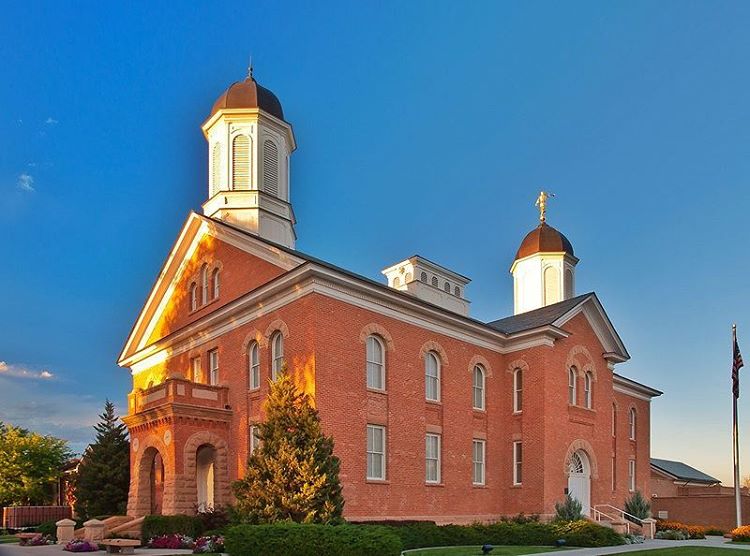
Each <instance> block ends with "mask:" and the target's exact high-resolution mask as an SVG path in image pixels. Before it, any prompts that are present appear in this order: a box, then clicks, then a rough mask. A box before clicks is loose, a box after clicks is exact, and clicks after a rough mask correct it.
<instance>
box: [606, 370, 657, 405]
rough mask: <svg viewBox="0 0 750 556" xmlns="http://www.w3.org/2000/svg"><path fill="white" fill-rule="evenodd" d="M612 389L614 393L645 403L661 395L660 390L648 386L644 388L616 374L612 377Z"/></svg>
mask: <svg viewBox="0 0 750 556" xmlns="http://www.w3.org/2000/svg"><path fill="white" fill-rule="evenodd" d="M612 388H613V389H614V391H615V392H620V393H621V394H627V395H628V396H632V397H634V398H638V399H639V400H645V401H647V402H650V401H651V398H655V397H657V396H661V395H662V393H663V392H661V391H660V390H657V389H655V388H651V387H650V386H646V385H645V384H641V383H639V382H636V381H634V380H630V379H629V378H625V377H624V376H622V375H618V374H613V375H612Z"/></svg>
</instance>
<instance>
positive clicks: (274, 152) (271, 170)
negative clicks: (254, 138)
mask: <svg viewBox="0 0 750 556" xmlns="http://www.w3.org/2000/svg"><path fill="white" fill-rule="evenodd" d="M263 191H265V192H266V193H270V194H271V195H274V196H276V197H278V195H279V148H278V147H277V146H276V143H274V142H273V141H271V140H270V139H266V140H265V141H264V142H263Z"/></svg>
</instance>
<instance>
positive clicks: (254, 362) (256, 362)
mask: <svg viewBox="0 0 750 556" xmlns="http://www.w3.org/2000/svg"><path fill="white" fill-rule="evenodd" d="M248 362H249V364H250V389H251V390H255V389H256V388H260V356H259V352H258V343H257V342H253V345H252V346H250V356H249V360H248Z"/></svg>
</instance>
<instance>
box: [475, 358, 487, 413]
mask: <svg viewBox="0 0 750 556" xmlns="http://www.w3.org/2000/svg"><path fill="white" fill-rule="evenodd" d="M473 375H474V376H473V379H474V384H473V388H472V392H473V396H472V398H473V399H472V402H473V404H474V405H473V407H474V409H484V369H483V368H482V366H481V365H475V366H474V373H473Z"/></svg>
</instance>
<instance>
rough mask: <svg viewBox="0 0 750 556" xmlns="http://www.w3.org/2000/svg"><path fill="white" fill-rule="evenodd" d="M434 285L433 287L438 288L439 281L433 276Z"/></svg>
mask: <svg viewBox="0 0 750 556" xmlns="http://www.w3.org/2000/svg"><path fill="white" fill-rule="evenodd" d="M432 285H433V286H435V287H436V288H437V287H438V279H437V276H433V277H432Z"/></svg>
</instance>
